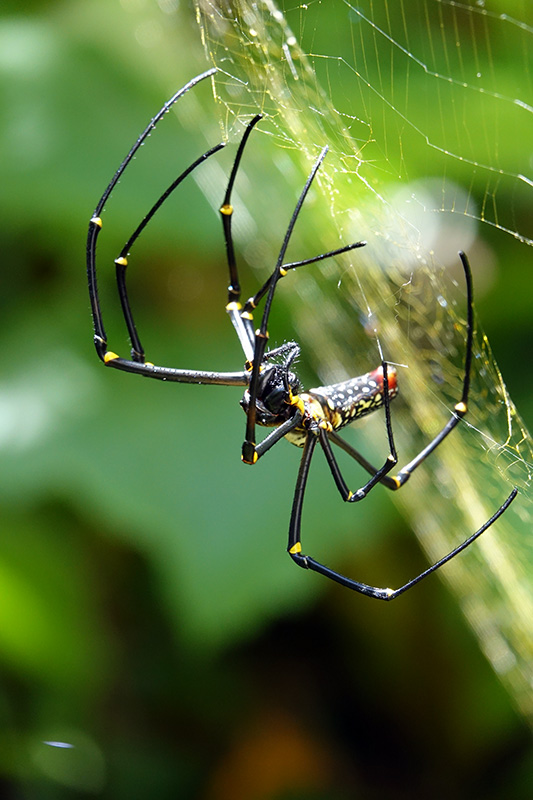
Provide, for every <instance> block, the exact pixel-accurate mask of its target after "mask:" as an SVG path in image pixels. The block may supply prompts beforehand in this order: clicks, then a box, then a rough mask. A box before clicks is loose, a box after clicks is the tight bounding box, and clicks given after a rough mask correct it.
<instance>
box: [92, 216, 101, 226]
mask: <svg viewBox="0 0 533 800" xmlns="http://www.w3.org/2000/svg"><path fill="white" fill-rule="evenodd" d="M91 222H92V223H93V225H98V227H99V228H101V227H102V220H101V219H100V217H91Z"/></svg>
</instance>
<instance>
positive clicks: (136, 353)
mask: <svg viewBox="0 0 533 800" xmlns="http://www.w3.org/2000/svg"><path fill="white" fill-rule="evenodd" d="M223 147H225V143H224V142H221V143H220V144H217V145H215V146H214V147H211V148H210V149H209V150H207V151H206V152H205V153H203V154H202V155H201V156H200V157H199V158H197V159H196V161H193V163H192V164H190V165H189V166H188V167H187V168H186V169H185V170H183V172H182V173H181V174H180V175H178V177H177V178H176V179H175V180H174V181H172V183H171V184H170V186H169V187H168V188H167V189H166V191H165V192H163V194H162V195H161V197H160V198H159V200H157V202H155V203H154V205H153V206H152V208H151V209H150V211H149V212H148V213H147V214H146V216H145V217H143V219H142V221H141V222H140V224H139V225H138V226H137V228H136V229H135V230H134V232H133V233H132V235H131V236H130V238H129V239H128V241H127V242H126V244H125V245H124V247H123V248H122V250H121V251H120V255H119V256H118V258H116V259H115V268H116V277H117V288H118V294H119V298H120V305H121V307H122V313H123V315H124V320H125V322H126V327H127V329H128V334H129V337H130V341H131V357H132V359H133V361H139V362H141V363H144V360H145V358H144V348H143V346H142V344H141V342H140V339H139V335H138V333H137V328H136V326H135V322H134V320H133V314H132V311H131V305H130V301H129V298H128V292H127V289H126V268H127V266H128V255H129V254H130V252H131V250H132V248H133V245H134V244H135V242H136V241H137V239H138V238H139V236H140V235H141V233H142V232H143V230H144V229H145V228H146V226H147V225H148V223H149V222H150V220H151V219H152V218H153V216H154V215H155V214H156V212H157V211H158V210H159V209H160V208H161V206H162V205H163V203H164V202H165V201H166V200H168V198H169V197H170V195H171V194H172V193H173V192H174V191H175V190H176V189H177V188H178V186H179V185H180V184H181V183H182V182H183V180H184V179H185V178H186V177H187V176H188V175H190V173H191V172H193V170H195V169H196V168H197V167H198V166H199V165H200V164H202V163H203V162H204V161H206V160H207V159H208V158H209V157H210V156H212V155H214V154H215V153H218V151H219V150H221V149H222V148H223Z"/></svg>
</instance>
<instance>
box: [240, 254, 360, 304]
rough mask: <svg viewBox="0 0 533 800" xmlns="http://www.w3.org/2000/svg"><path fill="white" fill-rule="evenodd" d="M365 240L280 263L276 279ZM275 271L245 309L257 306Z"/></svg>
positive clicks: (248, 301) (331, 256) (249, 299)
mask: <svg viewBox="0 0 533 800" xmlns="http://www.w3.org/2000/svg"><path fill="white" fill-rule="evenodd" d="M365 245H366V242H355V243H354V244H348V245H345V246H344V247H339V248H337V249H336V250H329V251H328V252H327V253H321V254H320V255H319V256H313V258H305V259H303V260H302V261H292V262H291V263H290V264H282V265H281V266H280V268H279V276H278V277H277V280H279V279H280V278H284V277H285V276H286V275H287V274H288V273H289V272H290V270H292V269H297V268H298V267H305V266H307V264H314V263H315V262H317V261H323V260H324V259H325V258H333V257H334V256H339V255H341V254H342V253H347V252H348V251H349V250H355V249H356V248H358V247H364V246H365ZM275 274H276V273H275V272H273V273H272V275H271V276H270V277H269V278H268V279H267V280H266V281H265V282H264V284H263V285H262V286H261V288H260V289H259V291H257V292H256V293H255V294H254V296H253V297H249V298H248V300H247V301H246V303H245V304H244V310H245V311H249V312H251V311H253V310H254V309H255V308H257V305H258V304H259V303H260V302H261V300H262V299H263V297H264V296H265V294H266V293H267V291H268V290H269V289H270V285H271V283H272V280H273V278H274V276H275Z"/></svg>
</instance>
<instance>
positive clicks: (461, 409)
mask: <svg viewBox="0 0 533 800" xmlns="http://www.w3.org/2000/svg"><path fill="white" fill-rule="evenodd" d="M455 410H456V411H457V413H458V414H466V410H467V406H466V403H463V401H461V402H460V403H457V405H456V406H455Z"/></svg>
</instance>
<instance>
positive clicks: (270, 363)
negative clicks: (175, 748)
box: [87, 69, 517, 600]
mask: <svg viewBox="0 0 533 800" xmlns="http://www.w3.org/2000/svg"><path fill="white" fill-rule="evenodd" d="M215 72H216V69H210V70H208V71H207V72H204V73H202V74H200V75H198V76H197V77H195V78H193V79H192V80H191V81H189V83H187V84H186V85H185V86H184V87H183V88H181V89H180V90H179V91H178V92H177V93H176V94H174V95H173V97H171V98H170V100H169V101H168V102H167V103H165V105H164V106H163V107H162V108H161V110H160V111H159V112H158V114H157V115H156V116H155V117H154V118H153V119H152V120H151V122H150V123H149V125H148V126H147V128H146V129H145V130H144V131H143V133H142V134H141V135H140V136H139V138H138V139H137V141H136V142H135V144H134V145H133V147H132V148H131V150H130V151H129V153H128V155H127V156H126V158H125V159H124V161H123V162H122V163H121V165H120V166H119V168H118V170H117V171H116V173H115V175H114V176H113V179H112V180H111V183H110V184H109V186H108V187H107V189H106V190H105V192H104V194H103V195H102V197H101V199H100V201H99V203H98V205H97V206H96V209H95V211H94V214H93V215H92V217H91V220H90V223H89V232H88V240H87V273H88V280H89V293H90V299H91V308H92V317H93V323H94V344H95V347H96V352H97V354H98V356H99V358H100V359H101V360H102V361H103V362H104V364H105V365H106V366H108V367H112V368H113V369H119V370H124V371H126V372H132V373H134V374H137V375H145V376H147V377H150V378H156V379H158V380H163V381H176V382H178V383H196V384H219V385H223V386H244V387H246V388H245V392H244V396H243V398H242V400H241V406H242V408H243V409H244V412H245V414H246V434H245V440H244V443H243V446H242V460H243V461H244V463H245V464H255V463H256V462H257V461H258V459H259V458H261V456H263V455H264V454H265V453H266V452H267V451H268V450H270V448H271V447H273V446H274V445H275V444H276V443H277V442H279V441H280V439H282V438H283V437H285V438H286V439H288V440H289V441H290V442H291V443H292V444H294V445H296V446H298V447H301V448H303V452H302V457H301V461H300V467H299V471H298V477H297V479H296V487H295V491H294V499H293V503H292V513H291V518H290V524H289V541H288V548H287V550H288V552H289V554H290V556H291V558H292V559H293V561H294V562H295V563H296V564H297V565H298V566H300V567H303V568H304V569H310V570H313V571H315V572H318V573H320V574H322V575H324V576H325V577H327V578H330V579H331V580H333V581H336V582H337V583H340V584H342V585H343V586H346V587H348V588H349V589H352V590H354V591H356V592H359V593H361V594H363V595H367V596H368V597H372V598H375V599H379V600H392V599H394V598H395V597H398V596H399V595H401V594H403V593H404V592H405V591H407V590H408V589H410V588H411V587H412V586H414V585H415V584H417V583H418V582H419V581H421V580H422V578H425V577H426V576H427V575H430V574H431V573H432V572H434V571H435V570H437V569H439V567H441V566H442V565H443V564H446V562H448V561H450V559H452V558H454V556H456V555H458V554H459V553H460V552H461V551H462V550H464V549H465V548H466V547H468V545H470V544H471V543H472V542H473V541H474V540H475V539H477V538H478V536H480V535H481V534H482V533H483V532H484V531H486V530H487V528H489V527H490V526H491V525H492V524H493V523H494V522H495V521H496V520H497V519H498V517H500V516H501V515H502V514H503V513H504V511H505V510H506V509H507V508H508V507H509V505H510V504H511V502H512V501H513V500H514V498H515V497H516V494H517V490H516V489H513V491H512V492H511V494H510V495H509V496H508V497H507V499H506V500H505V501H504V503H503V504H502V505H501V506H500V508H499V509H498V510H497V511H496V512H495V513H494V514H493V515H492V517H491V518H490V519H489V520H487V522H485V523H484V525H482V526H481V528H479V529H478V530H477V531H476V532H475V533H473V534H472V535H471V536H469V537H468V538H467V539H466V540H465V541H464V542H463V543H462V544H460V545H459V546H458V547H455V548H454V549H453V550H452V551H451V552H449V553H448V554H447V555H445V556H444V557H443V558H441V559H440V560H439V561H437V562H436V563H435V564H433V565H432V566H431V567H429V568H428V569H426V570H425V571H424V572H422V573H420V574H419V575H417V576H416V577H415V578H413V579H411V580H410V581H408V582H407V583H405V584H404V585H403V586H401V587H400V588H398V589H389V588H379V587H377V586H369V585H367V584H365V583H361V582H360V581H356V580H353V579H351V578H348V577H345V576H344V575H342V574H340V573H339V572H336V571H335V570H333V569H331V568H329V567H327V566H325V565H324V564H321V563H320V562H318V561H316V560H315V559H314V558H311V556H308V555H306V554H304V553H303V552H302V545H301V536H300V530H301V517H302V507H303V501H304V494H305V487H306V482H307V477H308V474H309V468H310V465H311V460H312V457H313V453H314V451H315V447H316V446H317V444H318V445H319V446H320V447H321V449H322V451H323V452H324V455H325V457H326V460H327V463H328V466H329V469H330V471H331V474H332V477H333V480H334V482H335V484H336V486H337V489H338V491H339V494H340V495H341V497H342V499H343V500H344V501H345V502H348V503H357V502H359V501H360V500H363V499H364V498H365V497H366V496H367V495H368V493H369V492H370V491H371V490H372V489H373V488H374V487H375V486H376V485H377V484H378V483H380V484H382V485H383V486H385V487H386V488H388V489H391V490H397V489H400V488H401V487H402V486H404V485H405V483H406V482H407V481H408V479H409V478H410V476H411V475H412V473H413V472H414V471H415V470H416V469H417V467H419V466H420V464H422V462H423V461H425V459H426V458H427V457H428V456H429V455H430V454H431V453H432V452H433V451H434V450H436V448H437V447H438V446H439V445H440V444H441V443H442V442H443V441H444V439H445V438H446V437H447V436H448V435H449V434H450V433H451V432H452V431H453V430H454V428H455V427H456V426H457V425H458V424H459V422H460V420H461V419H462V418H463V417H464V416H465V414H466V413H467V404H468V392H469V385H470V367H471V362H472V339H473V325H474V323H473V315H474V312H473V286H472V274H471V270H470V266H469V263H468V259H467V257H466V255H465V254H464V253H462V252H461V253H459V257H460V259H461V263H462V266H463V270H464V275H465V280H466V303H467V328H466V349H465V360H464V377H463V386H462V394H461V399H460V400H459V402H458V403H457V404H456V405H455V407H454V410H453V412H452V414H451V417H450V419H449V420H448V422H447V423H446V425H444V427H443V428H442V430H441V431H440V432H439V433H438V434H437V435H436V436H435V437H434V438H433V439H432V440H431V441H430V442H429V444H427V445H426V446H425V447H424V448H423V450H421V451H420V453H418V455H416V456H415V457H414V458H413V459H412V460H411V461H410V462H409V463H408V464H407V465H406V466H404V467H403V468H402V469H400V470H399V472H398V473H397V474H396V475H395V476H394V477H392V476H390V475H389V473H390V472H391V471H392V470H393V469H394V467H395V466H396V465H397V463H398V456H397V453H396V447H395V444H394V436H393V431H392V423H391V412H390V403H391V400H392V399H394V397H395V396H396V394H397V392H398V385H397V374H396V370H395V369H394V368H393V367H392V366H391V365H389V364H388V363H387V361H385V360H383V361H382V363H381V365H380V366H379V367H378V368H377V369H375V370H373V371H371V372H369V373H367V374H366V375H362V376H359V377H356V378H352V379H351V380H347V381H343V382H342V383H336V384H333V385H331V386H319V387H317V388H315V389H310V390H309V391H307V392H304V391H302V387H301V385H300V381H299V379H298V376H297V375H296V372H295V371H294V369H293V367H292V365H293V363H294V361H295V360H296V358H297V357H298V356H299V354H300V346H299V345H298V343H297V342H286V343H285V344H282V345H281V346H279V347H276V348H274V349H271V350H269V349H267V343H268V331H267V326H268V319H269V315H270V310H271V307H272V303H273V300H274V294H275V291H276V288H277V285H278V283H279V281H280V280H281V279H282V278H284V277H285V276H286V275H287V274H288V273H289V272H290V271H291V270H294V269H298V268H300V267H303V266H306V265H308V264H312V263H315V262H317V261H322V260H324V259H326V258H332V257H334V256H337V255H340V254H341V253H345V252H347V251H349V250H353V249H355V248H359V247H363V246H364V245H365V244H366V242H355V243H353V244H349V245H346V246H344V247H340V248H337V249H335V250H330V251H329V252H327V253H322V254H320V255H318V256H314V257H313V258H306V259H304V260H301V261H293V262H290V263H285V261H284V259H285V254H286V251H287V247H288V244H289V240H290V238H291V235H292V232H293V229H294V225H295V223H296V221H297V218H298V215H299V213H300V210H301V208H302V205H303V203H304V201H305V198H306V195H307V193H308V191H309V188H310V186H311V184H312V182H313V180H314V178H315V176H316V174H317V172H318V169H319V167H320V165H321V163H322V161H323V159H324V158H325V156H326V153H327V150H328V148H327V146H326V147H324V148H323V150H322V151H321V153H320V155H319V156H318V158H317V159H316V161H315V164H314V166H313V168H312V170H311V172H310V174H309V176H308V178H307V181H306V183H305V186H304V188H303V190H302V192H301V194H300V197H299V199H298V202H297V204H296V207H295V209H294V212H293V214H292V217H291V219H290V222H289V225H288V227H287V230H286V233H285V237H284V239H283V243H282V246H281V249H280V252H279V256H278V259H277V262H276V265H275V267H274V270H273V272H272V274H271V275H270V277H269V278H268V279H267V280H266V281H265V283H264V284H263V285H262V286H261V288H260V289H259V290H258V291H257V292H256V294H255V295H254V296H253V297H251V298H250V299H248V300H247V301H246V302H245V303H241V287H240V284H239V276H238V270H237V263H236V258H235V251H234V246H233V237H232V232H231V221H232V213H233V208H232V205H231V194H232V190H233V185H234V182H235V178H236V175H237V172H238V169H239V165H240V162H241V158H242V155H243V151H244V148H245V146H246V142H247V140H248V137H249V136H250V133H251V132H252V130H253V128H254V127H255V125H256V124H257V123H258V122H259V120H260V119H261V115H257V116H255V117H254V118H253V119H252V120H251V121H250V122H249V123H248V125H247V126H246V128H245V131H244V134H243V136H242V139H241V141H240V144H239V147H238V150H237V154H236V157H235V161H234V164H233V167H232V170H231V174H230V177H229V181H228V185H227V189H226V193H225V196H224V200H223V203H222V206H221V208H220V213H221V217H222V224H223V233H224V241H225V247H226V256H227V262H228V268H229V276H230V283H229V286H228V301H227V305H226V311H227V313H228V315H229V317H230V319H231V322H232V324H233V326H234V328H235V331H236V333H237V336H238V339H239V342H240V344H241V347H242V349H243V351H244V356H245V359H246V362H245V365H244V369H243V370H241V371H239V372H206V371H202V370H189V369H176V368H174V367H165V366H159V365H156V364H153V363H151V362H150V361H147V360H146V359H145V354H144V350H143V347H142V344H141V341H140V338H139V334H138V332H137V329H136V326H135V322H134V319H133V314H132V310H131V307H130V303H129V299H128V293H127V288H126V269H127V265H128V255H129V253H130V250H131V248H132V246H133V245H134V243H135V242H136V240H137V239H138V237H139V236H140V234H141V233H142V231H143V229H144V228H145V227H146V225H147V224H148V223H149V222H150V220H151V219H152V217H153V216H154V214H155V213H156V212H157V210H158V209H159V208H160V207H161V205H162V204H163V203H164V202H165V201H166V199H167V198H168V197H169V195H170V194H171V193H172V192H173V191H174V190H175V189H176V188H177V187H178V186H179V185H180V184H181V182H182V181H183V180H184V178H186V177H187V175H189V174H190V173H191V172H192V171H193V170H195V169H196V168H197V167H198V166H199V165H200V164H201V163H202V162H204V161H205V160H206V159H208V158H210V157H211V156H212V155H214V154H215V153H216V152H218V151H219V150H220V149H221V148H222V147H224V143H220V144H217V145H216V146H215V147H212V148H211V149H210V150H207V152H205V153H204V154H203V155H201V156H200V157H199V158H197V159H196V161H194V162H193V163H192V164H191V165H190V166H189V167H187V169H186V170H185V171H184V172H182V173H181V174H180V175H179V176H178V177H177V178H176V179H175V180H174V181H173V182H172V183H171V184H170V186H169V187H168V189H167V190H166V191H165V192H164V193H163V194H162V195H161V197H160V198H159V200H158V201H157V202H156V203H155V204H154V205H153V206H152V208H151V209H150V211H149V212H148V213H147V214H146V216H145V217H144V219H143V220H142V221H141V223H140V224H139V225H138V226H137V228H136V229H135V231H134V232H133V234H132V235H131V236H130V238H129V239H128V241H127V242H126V244H125V245H124V247H123V248H122V250H121V252H120V255H119V256H118V258H116V259H115V266H116V277H117V286H118V294H119V298H120V303H121V306H122V313H123V316H124V319H125V322H126V326H127V329H128V333H129V337H130V341H131V357H130V358H129V359H127V358H121V357H120V356H118V355H117V354H116V353H114V352H112V351H110V350H109V349H108V346H107V338H106V334H105V329H104V325H103V321H102V314H101V309H100V301H99V297H98V290H97V280H96V243H97V239H98V235H99V233H100V231H101V229H102V220H101V216H100V215H101V213H102V211H103V209H104V206H105V204H106V202H107V200H108V198H109V195H110V194H111V192H112V190H113V188H114V187H115V185H116V184H117V182H118V180H119V179H120V178H121V176H122V174H123V173H124V171H125V169H126V168H127V166H128V164H129V163H130V162H131V160H132V159H133V157H134V156H135V154H136V152H137V150H138V149H139V147H140V146H141V145H142V144H143V142H144V141H145V139H146V138H147V137H148V136H149V134H150V133H151V131H152V130H153V129H154V128H155V126H156V125H157V123H158V122H159V120H160V119H161V118H162V117H163V116H164V115H165V114H166V113H167V111H168V110H169V109H170V108H171V107H172V106H173V105H174V103H176V102H177V101H178V100H179V99H180V98H181V97H182V96H183V95H184V94H185V93H186V92H187V91H188V90H189V89H191V88H192V87H193V86H195V85H196V84H197V83H199V82H200V81H203V80H205V79H206V78H209V77H211V76H212V75H214V74H215ZM263 299H264V307H263V312H262V317H261V322H260V325H259V328H258V329H257V330H254V326H253V312H254V310H255V309H256V308H257V306H258V304H259V303H260V301H262V300H263ZM379 408H383V409H384V414H385V426H386V433H387V439H388V446H389V454H388V455H387V458H386V459H385V461H384V463H383V465H382V466H381V467H379V469H376V468H375V467H374V466H372V464H371V463H370V462H369V461H367V459H366V458H365V457H364V456H363V455H362V454H361V453H359V452H358V451H357V450H356V449H355V448H353V447H352V446H351V445H350V444H348V443H347V442H346V441H344V439H342V438H341V437H340V436H339V431H340V430H341V429H342V428H343V427H344V426H346V425H348V424H349V423H351V422H353V421H354V420H356V419H359V418H361V417H363V416H364V415H366V414H369V413H371V412H373V411H375V410H376V409H379ZM257 425H259V426H266V427H270V428H273V429H274V430H273V431H272V432H270V433H269V434H268V435H267V436H266V437H265V438H264V439H263V440H262V441H260V442H259V443H256V426H257ZM332 445H335V446H336V447H339V448H340V449H342V450H343V451H344V452H345V453H347V454H348V455H349V456H351V457H352V458H353V459H354V460H355V461H356V462H358V463H359V464H360V465H361V466H362V467H363V468H364V469H365V470H366V471H367V472H368V473H369V474H370V478H369V479H368V480H367V481H366V483H364V485H363V486H361V487H360V488H359V489H357V490H356V491H352V490H351V489H349V488H348V485H347V483H346V481H345V479H344V477H343V475H342V472H341V470H340V467H339V465H338V463H337V459H336V457H335V454H334V452H333V447H332Z"/></svg>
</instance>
